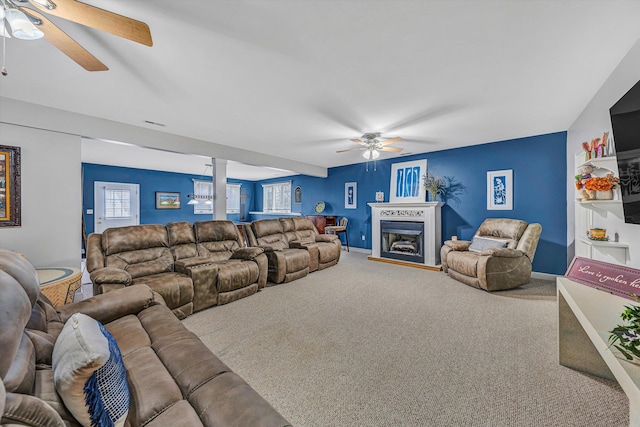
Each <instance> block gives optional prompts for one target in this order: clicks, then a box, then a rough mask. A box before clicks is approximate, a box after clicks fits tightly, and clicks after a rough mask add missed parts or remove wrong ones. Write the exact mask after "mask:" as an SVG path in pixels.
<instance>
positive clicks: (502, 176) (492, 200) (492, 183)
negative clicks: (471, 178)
mask: <svg viewBox="0 0 640 427" xmlns="http://www.w3.org/2000/svg"><path fill="white" fill-rule="evenodd" d="M487 210H490V211H491V210H505V211H510V210H513V170H511V169H508V170H502V171H489V172H487Z"/></svg>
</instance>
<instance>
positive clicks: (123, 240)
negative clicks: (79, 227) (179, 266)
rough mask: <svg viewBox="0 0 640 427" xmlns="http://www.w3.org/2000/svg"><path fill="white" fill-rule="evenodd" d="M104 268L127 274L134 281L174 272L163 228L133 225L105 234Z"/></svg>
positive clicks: (153, 225) (156, 225) (110, 229)
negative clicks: (138, 278) (117, 269)
mask: <svg viewBox="0 0 640 427" xmlns="http://www.w3.org/2000/svg"><path fill="white" fill-rule="evenodd" d="M102 250H103V251H104V253H105V255H106V257H105V267H116V268H120V269H122V270H126V271H128V272H129V274H131V277H132V278H134V279H135V278H136V277H142V276H150V275H152V274H159V273H165V272H169V271H173V255H172V254H171V251H169V238H168V236H167V230H166V228H165V227H164V226H162V225H158V224H152V225H133V226H129V227H118V228H109V229H107V230H105V231H104V233H102Z"/></svg>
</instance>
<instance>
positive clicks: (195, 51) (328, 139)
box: [0, 0, 640, 179]
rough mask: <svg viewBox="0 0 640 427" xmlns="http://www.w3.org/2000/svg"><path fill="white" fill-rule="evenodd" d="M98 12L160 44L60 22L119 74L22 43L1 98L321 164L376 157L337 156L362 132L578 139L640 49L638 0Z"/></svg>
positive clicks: (441, 143) (244, 4)
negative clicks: (603, 90)
mask: <svg viewBox="0 0 640 427" xmlns="http://www.w3.org/2000/svg"><path fill="white" fill-rule="evenodd" d="M86 3H89V4H92V5H95V6H98V7H100V8H103V9H108V10H111V11H113V12H116V13H120V14H123V15H126V16H130V17H133V18H136V19H139V20H141V21H144V22H146V23H147V24H149V26H150V28H151V32H152V36H153V42H154V45H153V47H146V46H143V45H139V44H136V43H133V42H131V41H128V40H124V39H120V38H118V37H115V36H112V35H110V34H106V33H102V32H100V31H97V30H93V29H89V28H86V27H82V26H80V25H77V24H73V23H69V22H68V21H65V20H61V19H57V18H55V17H52V18H51V20H52V21H53V22H54V23H56V24H57V25H58V26H59V27H61V28H62V29H63V30H65V31H66V32H67V33H68V34H69V35H70V36H72V37H73V38H74V39H76V40H77V41H78V42H80V43H81V44H82V45H83V46H84V47H86V48H87V49H88V50H89V51H91V52H92V53H93V54H94V55H95V56H97V57H98V58H99V59H100V60H101V61H102V62H104V63H105V64H106V65H107V66H109V68H110V70H109V71H106V72H94V73H90V72H87V71H85V70H83V69H82V68H81V67H80V66H78V65H76V64H75V63H74V62H72V61H71V60H69V59H68V58H67V57H66V56H64V55H63V54H62V53H60V52H59V51H58V50H56V49H55V48H54V47H53V46H51V45H50V44H48V43H47V42H46V41H45V40H38V41H31V42H29V41H22V40H15V39H8V40H6V66H7V68H8V71H9V75H8V76H6V77H0V96H2V97H6V98H12V99H16V100H20V101H25V102H29V103H34V104H40V105H43V106H47V107H52V108H57V109H61V110H66V111H70V112H75V113H81V114H84V115H89V116H95V117H99V118H104V119H108V120H112V121H117V122H122V123H126V124H129V125H134V126H140V127H145V128H149V129H154V130H158V131H161V132H167V133H170V134H175V135H180V136H185V137H189V138H194V139H197V140H203V141H207V142H211V143H216V144H222V145H228V146H232V147H236V148H240V149H244V150H251V151H255V152H259V153H264V154H269V155H272V156H277V157H281V158H285V159H289V160H294V161H297V162H302V163H306V164H310V165H316V166H321V167H332V166H339V165H345V164H351V163H356V162H362V161H364V159H363V158H362V157H361V152H359V151H353V152H348V153H342V154H337V153H336V150H344V149H349V148H354V147H356V145H355V144H353V143H352V142H350V141H349V139H350V138H357V137H360V136H361V135H362V134H363V133H364V132H376V131H381V132H384V135H385V136H388V137H392V136H401V137H403V138H405V139H406V141H402V142H400V143H397V144H395V146H397V147H403V148H404V151H403V152H402V153H400V154H407V153H423V152H429V151H436V150H442V149H446V148H453V147H460V146H466V145H473V144H481V143H486V142H492V141H499V140H505V139H511V138H518V137H523V136H530V135H538V134H544V133H549V132H556V131H563V130H566V129H568V128H569V127H570V126H571V124H572V123H573V121H574V120H575V119H576V118H577V116H578V115H579V114H580V113H581V112H582V110H583V109H584V107H585V106H586V104H587V103H588V102H589V100H590V99H591V98H592V97H593V95H594V94H595V93H596V91H597V90H598V89H599V88H600V86H601V85H602V84H603V83H604V81H605V80H606V79H607V77H608V76H609V74H610V73H611V72H612V71H613V70H614V69H615V67H616V66H617V64H618V63H619V62H620V61H621V59H622V58H623V56H624V55H625V54H626V53H627V52H628V51H629V49H630V48H631V47H632V46H633V44H634V43H635V42H636V41H638V39H640V25H639V24H638V22H639V18H640V1H638V0H627V1H617V0H602V1H596V0H593V1H584V0H555V1H551V0H495V1H488V0H477V1H472V0H468V1H451V0H449V1H436V0H432V1H429V0H424V1H417V0H416V1H402V0H386V1H375V0H362V1H360V0H343V1H341V0H333V1H327V0H317V1H314V0H253V1H240V0H235V1H204V0H202V1H197V0H180V1H175V0H172V1H169V0H154V1H133V0H130V1H126V2H125V1H120V2H115V1H108V0H91V1H86ZM0 119H1V118H0ZM145 120H148V121H152V122H157V123H162V124H164V125H165V126H164V127H158V126H154V125H150V124H146V123H145ZM87 136H92V135H87ZM117 151H118V150H107V154H109V152H111V153H112V154H115V153H117ZM175 151H181V147H180V146H176V147H175ZM88 153H89V152H88V151H87V152H86V153H84V150H83V160H84V161H92V160H91V159H88V158H85V156H89V154H88ZM107 154H103V156H102V157H101V159H103V162H105V163H107V164H117V162H118V160H117V158H118V156H116V158H115V159H107V157H109V156H108V155H107ZM392 156H396V154H394V153H383V155H382V158H389V157H392ZM119 157H120V158H122V157H123V156H122V155H120V156H119ZM124 157H127V158H129V159H131V158H133V159H134V160H135V161H136V164H141V162H142V160H143V159H144V158H146V157H149V158H150V157H151V156H133V157H132V156H130V155H128V156H124ZM233 160H235V161H239V162H242V159H241V158H236V159H233ZM161 162H162V163H163V164H166V163H167V162H166V161H162V160H161ZM197 163H198V164H202V161H201V159H198V162H197ZM265 164H268V162H267V161H265ZM232 165H233V163H232ZM139 167H141V166H139ZM201 168H202V166H199V167H198V170H191V173H196V174H198V173H201V170H200V169H201ZM230 169H233V167H232V166H230ZM272 172H273V171H272ZM237 177H239V178H242V176H237ZM249 179H259V177H258V178H249Z"/></svg>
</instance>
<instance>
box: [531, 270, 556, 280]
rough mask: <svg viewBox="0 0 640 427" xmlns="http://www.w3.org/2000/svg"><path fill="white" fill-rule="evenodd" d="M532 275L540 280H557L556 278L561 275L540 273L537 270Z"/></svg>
mask: <svg viewBox="0 0 640 427" xmlns="http://www.w3.org/2000/svg"><path fill="white" fill-rule="evenodd" d="M531 277H532V278H534V279H540V280H553V281H554V282H555V281H556V278H557V277H560V276H559V275H558V274H550V273H538V272H537V271H534V272H532V273H531Z"/></svg>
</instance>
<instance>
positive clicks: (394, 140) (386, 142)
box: [379, 136, 402, 147]
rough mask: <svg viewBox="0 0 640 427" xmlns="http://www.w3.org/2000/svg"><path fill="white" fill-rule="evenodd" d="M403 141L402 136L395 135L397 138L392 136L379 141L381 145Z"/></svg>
mask: <svg viewBox="0 0 640 427" xmlns="http://www.w3.org/2000/svg"><path fill="white" fill-rule="evenodd" d="M400 141H402V138H400V137H399V136H398V137H395V138H390V139H385V140H384V141H382V142H379V144H380V146H382V147H384V146H385V145H389V144H395V143H396V142H400Z"/></svg>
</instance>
